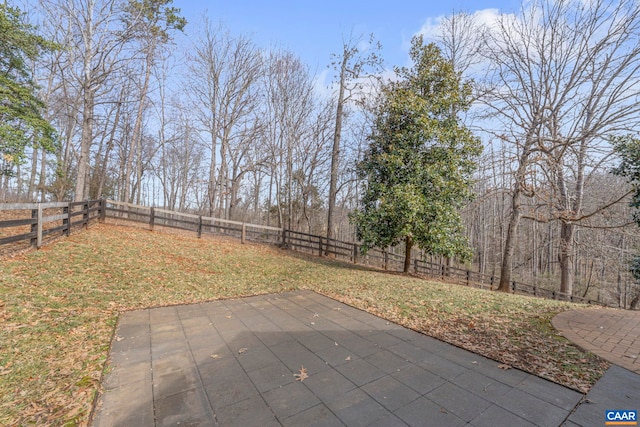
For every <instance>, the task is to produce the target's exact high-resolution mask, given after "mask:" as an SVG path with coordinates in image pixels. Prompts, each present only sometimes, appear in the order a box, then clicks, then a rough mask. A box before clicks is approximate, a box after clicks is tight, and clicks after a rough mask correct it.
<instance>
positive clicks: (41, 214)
mask: <svg viewBox="0 0 640 427" xmlns="http://www.w3.org/2000/svg"><path fill="white" fill-rule="evenodd" d="M107 218H109V219H112V220H115V221H118V220H125V221H133V222H138V223H143V224H146V225H147V226H148V228H149V229H150V230H154V229H155V228H156V227H166V228H174V229H180V230H187V231H192V232H194V233H197V235H198V237H201V236H202V234H204V233H207V234H217V235H227V236H229V237H233V238H238V239H240V240H241V242H242V243H244V242H245V241H247V240H250V241H255V242H262V243H271V244H279V245H281V246H283V247H286V248H288V249H291V250H294V251H299V252H305V253H309V254H313V255H319V256H331V257H333V258H335V259H339V260H345V261H349V262H352V263H354V264H362V265H367V266H372V267H377V268H382V269H384V270H389V271H402V269H403V267H404V254H396V253H393V252H392V251H389V250H384V249H377V248H374V249H371V250H369V251H368V252H367V253H366V254H362V253H361V251H360V245H359V244H358V243H354V242H345V241H341V240H335V239H327V238H326V237H323V236H318V235H314V234H309V233H303V232H299V231H292V230H286V229H282V228H277V227H269V226H264V225H257V224H248V223H244V222H239V221H231V220H225V219H220V218H213V217H206V216H202V215H194V214H188V213H180V212H174V211H169V210H165V209H160V208H154V207H145V206H139V205H134V204H130V203H123V202H116V201H113V200H104V199H102V200H89V201H85V202H68V203H67V202H64V203H9V204H0V247H2V246H5V247H10V249H11V245H14V244H16V243H18V242H28V244H29V245H30V246H31V247H34V248H40V247H41V246H42V245H43V244H44V242H45V240H46V239H45V238H46V237H47V236H54V237H56V236H61V235H66V236H68V235H69V234H70V233H71V232H72V230H73V229H79V228H86V227H87V226H88V225H89V224H90V223H91V222H93V221H97V220H100V221H103V222H104V221H105V220H106V219H107ZM412 266H413V273H415V274H417V275H422V276H428V277H432V278H440V279H442V280H446V281H448V282H453V283H457V284H460V285H465V286H472V287H477V288H482V289H494V288H495V286H496V285H497V283H498V282H499V278H497V277H494V276H491V275H488V274H484V273H480V272H476V271H471V270H465V269H461V268H457V267H453V266H449V265H445V264H441V263H434V262H430V261H427V260H425V259H420V258H413V259H412ZM511 292H512V293H518V294H526V295H533V296H537V297H542V298H548V299H566V300H569V301H572V302H582V303H587V304H599V305H605V306H615V307H619V305H615V304H607V303H605V302H602V301H596V300H592V299H587V298H581V297H578V296H572V295H564V294H562V293H560V292H558V291H556V290H554V289H547V288H543V287H540V286H537V285H530V284H526V283H521V282H516V281H513V282H512V283H511Z"/></svg>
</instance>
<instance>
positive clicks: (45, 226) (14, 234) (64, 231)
mask: <svg viewBox="0 0 640 427" xmlns="http://www.w3.org/2000/svg"><path fill="white" fill-rule="evenodd" d="M101 207H102V202H101V201H100V200H89V201H84V202H60V203H1V204H0V246H4V247H5V248H7V249H9V250H18V249H21V248H23V247H24V248H26V247H29V246H31V247H34V248H40V247H42V245H43V244H44V242H45V241H46V240H48V239H51V238H55V237H59V236H63V235H66V236H68V235H69V234H71V232H72V230H73V229H75V228H82V227H87V226H88V225H89V223H90V222H93V221H97V220H98V219H99V218H100V216H101V215H102V213H101Z"/></svg>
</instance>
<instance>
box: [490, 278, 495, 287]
mask: <svg viewBox="0 0 640 427" xmlns="http://www.w3.org/2000/svg"><path fill="white" fill-rule="evenodd" d="M493 281H494V278H493V276H491V280H490V286H491V288H490V289H491V290H493Z"/></svg>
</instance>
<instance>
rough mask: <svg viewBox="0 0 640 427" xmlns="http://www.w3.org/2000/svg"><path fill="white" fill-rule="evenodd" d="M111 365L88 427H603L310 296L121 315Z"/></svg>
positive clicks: (439, 347) (563, 399)
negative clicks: (470, 426)
mask: <svg viewBox="0 0 640 427" xmlns="http://www.w3.org/2000/svg"><path fill="white" fill-rule="evenodd" d="M110 366H111V369H110V372H109V374H108V375H107V376H106V377H105V380H104V383H103V386H104V392H103V394H102V395H101V396H100V398H99V401H98V405H97V409H96V412H95V414H94V417H93V426H95V427H104V426H109V427H111V426H169V425H180V426H185V425H187V426H310V425H316V426H343V425H347V426H369V425H371V426H376V425H379V426H406V425H409V426H429V425H433V426H436V425H437V426H457V425H474V426H492V427H494V426H516V425H517V426H532V425H537V426H557V425H561V424H563V423H567V425H596V424H593V423H594V422H596V423H597V425H601V424H603V423H604V415H603V411H604V409H603V410H602V411H601V412H600V413H596V412H593V413H591V412H589V413H587V412H584V411H582V412H580V411H579V410H578V411H575V414H574V412H573V411H574V410H575V409H576V407H578V406H579V404H580V402H581V400H582V399H583V397H584V396H583V395H582V394H580V393H578V392H576V391H573V390H570V389H567V388H565V387H562V386H560V385H557V384H554V383H552V382H549V381H546V380H543V379H540V378H538V377H536V376H533V375H530V374H527V373H525V372H523V371H520V370H517V369H501V368H500V366H499V363H498V362H495V361H493V360H490V359H487V358H484V357H482V356H479V355H476V354H473V353H470V352H468V351H465V350H462V349H460V348H457V347H454V346H451V345H449V344H445V343H443V342H441V341H438V340H436V339H433V338H430V337H427V336H425V335H423V334H420V333H417V332H414V331H411V330H408V329H406V328H403V327H401V326H398V325H396V324H394V323H390V322H387V321H385V320H384V319H381V318H379V317H376V316H373V315H371V314H368V313H366V312H363V311H360V310H358V309H355V308H352V307H350V306H347V305H345V304H342V303H339V302H337V301H335V300H332V299H330V298H327V297H325V296H322V295H319V294H317V293H314V292H311V291H296V292H289V293H283V294H276V295H264V296H256V297H249V298H242V299H235V300H224V301H216V302H210V303H203V304H195V305H184V306H175V307H163V308H155V309H147V310H141V311H135V312H128V313H124V314H123V315H121V317H120V320H119V324H118V327H117V330H116V336H115V338H114V340H113V344H112V348H111V359H110ZM623 373H624V372H623ZM296 375H297V376H296ZM305 375H306V376H308V377H307V378H304V379H303V377H304V376H305ZM623 376H624V375H623ZM629 387H632V388H633V387H636V385H635V383H631V384H630V385H629ZM594 389H595V387H594ZM604 393H606V390H605V391H604ZM593 408H594V407H593V406H592V407H591V408H590V410H591V411H593ZM578 409H580V408H578ZM608 409H610V408H608ZM616 409H620V408H616ZM578 414H579V415H580V416H581V417H583V418H580V419H578V418H576V419H575V420H574V419H573V418H571V417H574V416H575V415H578ZM585 420H587V422H590V423H592V424H583V423H584V422H585Z"/></svg>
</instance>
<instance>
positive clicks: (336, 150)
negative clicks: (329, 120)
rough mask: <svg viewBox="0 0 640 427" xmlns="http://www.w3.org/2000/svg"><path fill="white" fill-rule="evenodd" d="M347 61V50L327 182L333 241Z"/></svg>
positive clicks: (343, 61)
mask: <svg viewBox="0 0 640 427" xmlns="http://www.w3.org/2000/svg"><path fill="white" fill-rule="evenodd" d="M348 61H349V55H348V54H347V49H345V51H344V52H343V54H342V63H341V64H340V83H339V85H340V87H339V89H338V102H337V106H336V122H335V131H334V133H333V149H332V150H331V177H330V180H329V203H328V210H327V240H329V239H333V238H334V236H333V211H334V209H335V206H336V193H337V191H336V189H337V186H338V162H339V159H340V137H341V134H342V115H343V114H344V113H343V108H344V101H345V99H344V86H345V83H346V82H345V79H346V73H347V62H348ZM326 250H327V252H325V255H329V252H328V251H329V245H327V249H326Z"/></svg>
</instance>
